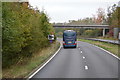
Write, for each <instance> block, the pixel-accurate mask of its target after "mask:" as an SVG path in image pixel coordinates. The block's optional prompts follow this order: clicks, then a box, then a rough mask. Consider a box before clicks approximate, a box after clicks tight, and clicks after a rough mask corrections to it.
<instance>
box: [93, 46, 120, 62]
mask: <svg viewBox="0 0 120 80" xmlns="http://www.w3.org/2000/svg"><path fill="white" fill-rule="evenodd" d="M91 45H93V44H91ZM93 46H95V47H97V48H99V49H101V50H103V51H105V52H107V53H109V54H110V55H112V56H114V57H115V58H117V59H118V60H120V58H119V57H118V56H116V55H114V54H113V53H111V52H109V51H107V50H105V49H103V48H101V47H98V46H96V45H93Z"/></svg>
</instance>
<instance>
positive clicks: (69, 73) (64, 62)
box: [33, 39, 120, 78]
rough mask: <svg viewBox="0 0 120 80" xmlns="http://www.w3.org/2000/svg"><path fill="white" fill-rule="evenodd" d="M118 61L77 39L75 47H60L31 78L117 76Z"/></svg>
mask: <svg viewBox="0 0 120 80" xmlns="http://www.w3.org/2000/svg"><path fill="white" fill-rule="evenodd" d="M59 41H61V39H59ZM118 62H119V63H120V61H119V60H118V59H117V58H115V57H113V56H111V55H110V54H108V53H106V52H105V51H103V50H101V49H99V48H97V47H95V46H93V45H91V44H89V43H85V42H81V41H78V47H77V48H67V49H64V48H63V47H62V48H61V50H60V51H59V52H58V54H57V55H56V56H55V57H54V58H53V59H52V60H51V61H50V62H49V63H48V64H47V65H46V66H45V67H44V68H43V69H42V70H40V71H39V72H38V73H37V74H36V75H34V76H33V78H118Z"/></svg>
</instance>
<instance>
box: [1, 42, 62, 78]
mask: <svg viewBox="0 0 120 80" xmlns="http://www.w3.org/2000/svg"><path fill="white" fill-rule="evenodd" d="M59 46H60V44H59V43H58V42H54V43H53V44H52V45H50V46H49V47H47V48H44V49H42V50H39V51H38V52H36V53H34V55H33V56H32V57H31V58H24V59H23V60H22V61H21V62H19V63H17V64H14V65H12V66H11V67H10V68H8V69H7V68H6V69H3V78H24V77H25V78H27V77H28V75H29V74H30V73H31V72H32V73H33V72H34V71H35V70H36V69H37V68H38V67H40V66H41V65H42V64H43V63H44V62H46V61H47V60H48V59H49V57H50V56H52V55H53V54H54V53H55V52H56V50H57V49H58V48H59Z"/></svg>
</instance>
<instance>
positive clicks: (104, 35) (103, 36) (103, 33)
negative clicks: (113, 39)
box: [103, 28, 105, 37]
mask: <svg viewBox="0 0 120 80" xmlns="http://www.w3.org/2000/svg"><path fill="white" fill-rule="evenodd" d="M103 37H105V28H103Z"/></svg>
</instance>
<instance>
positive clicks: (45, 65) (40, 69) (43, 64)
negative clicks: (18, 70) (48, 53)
mask: <svg viewBox="0 0 120 80" xmlns="http://www.w3.org/2000/svg"><path fill="white" fill-rule="evenodd" d="M60 49H61V44H60V47H59V49H58V50H57V51H56V53H55V54H54V55H53V56H52V57H51V58H50V59H49V60H48V61H47V62H46V63H45V64H43V65H42V66H41V67H40V68H39V69H38V70H37V71H35V72H34V73H33V74H32V75H31V76H29V77H28V80H29V79H30V78H32V77H33V76H34V75H35V74H36V73H38V72H39V71H40V70H41V69H42V68H44V67H45V66H46V65H47V64H48V63H49V62H50V61H51V60H52V59H53V58H54V57H55V56H56V55H57V53H58V52H59V51H60Z"/></svg>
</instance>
